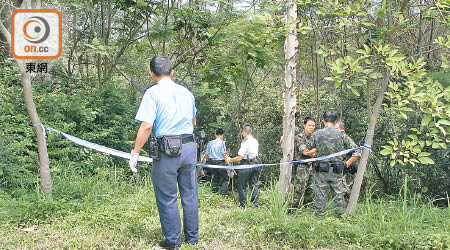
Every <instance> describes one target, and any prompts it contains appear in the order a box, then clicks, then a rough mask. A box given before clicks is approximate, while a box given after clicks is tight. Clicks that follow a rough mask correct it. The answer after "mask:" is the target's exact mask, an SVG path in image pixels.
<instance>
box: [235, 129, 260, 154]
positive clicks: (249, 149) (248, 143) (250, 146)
mask: <svg viewBox="0 0 450 250" xmlns="http://www.w3.org/2000/svg"><path fill="white" fill-rule="evenodd" d="M258 147H259V143H258V141H257V140H256V139H255V138H254V137H253V136H251V135H249V136H247V137H246V138H245V139H244V140H243V141H242V143H241V148H240V149H239V152H238V155H240V156H242V158H243V159H246V160H252V159H254V158H255V157H256V156H258Z"/></svg>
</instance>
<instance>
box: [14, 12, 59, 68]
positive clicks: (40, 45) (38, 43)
mask: <svg viewBox="0 0 450 250" xmlns="http://www.w3.org/2000/svg"><path fill="white" fill-rule="evenodd" d="M61 53H62V16H61V12H59V11H58V10H55V9H17V10H15V11H13V13H12V15H11V54H12V55H13V56H14V57H15V58H17V59H56V58H58V57H59V56H60V55H61Z"/></svg>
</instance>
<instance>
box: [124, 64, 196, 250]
mask: <svg viewBox="0 0 450 250" xmlns="http://www.w3.org/2000/svg"><path fill="white" fill-rule="evenodd" d="M173 73H174V71H173V69H172V64H171V62H170V60H169V59H168V58H167V57H162V56H157V57H154V58H152V60H151V61H150V75H151V77H152V79H153V80H154V81H155V82H156V84H154V85H153V86H152V87H150V88H148V89H147V90H146V91H145V94H144V97H143V99H142V102H141V104H140V106H139V110H138V112H137V114H136V118H135V119H136V120H138V121H140V122H141V125H140V128H139V130H138V132H137V136H136V142H135V145H134V149H133V150H132V151H131V155H132V156H131V159H130V161H129V165H130V168H131V170H132V171H133V172H137V169H136V163H137V160H138V158H139V151H140V150H141V148H142V147H143V146H144V144H145V142H146V141H147V139H148V138H149V136H150V134H151V132H152V130H153V133H154V135H155V137H156V138H157V140H158V142H159V144H160V149H161V152H160V155H159V159H157V158H155V157H154V158H153V167H152V173H151V174H152V182H153V187H154V190H155V196H156V203H157V205H158V211H159V218H160V222H161V229H162V232H163V234H164V236H165V240H164V241H162V242H161V243H160V246H161V247H163V248H165V249H178V248H180V247H181V220H180V215H179V212H178V203H177V184H178V188H179V190H180V196H181V203H182V206H183V227H184V235H185V241H186V243H188V244H196V243H197V241H198V187H197V174H196V167H195V165H196V156H197V147H196V144H195V142H194V137H193V134H192V133H193V130H194V126H195V123H196V119H195V114H196V108H195V100H194V96H193V95H192V93H191V92H189V90H187V89H186V88H184V87H183V86H181V85H179V84H176V83H175V82H173V81H172V76H173Z"/></svg>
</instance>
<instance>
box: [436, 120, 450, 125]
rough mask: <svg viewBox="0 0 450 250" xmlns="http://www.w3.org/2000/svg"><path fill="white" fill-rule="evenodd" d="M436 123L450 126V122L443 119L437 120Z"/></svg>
mask: <svg viewBox="0 0 450 250" xmlns="http://www.w3.org/2000/svg"><path fill="white" fill-rule="evenodd" d="M437 123H439V124H444V125H448V126H450V121H448V120H445V119H441V120H439V121H438V122H437Z"/></svg>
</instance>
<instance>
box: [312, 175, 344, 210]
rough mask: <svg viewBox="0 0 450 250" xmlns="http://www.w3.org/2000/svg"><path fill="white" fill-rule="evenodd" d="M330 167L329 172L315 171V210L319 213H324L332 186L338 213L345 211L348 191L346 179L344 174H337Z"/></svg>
mask: <svg viewBox="0 0 450 250" xmlns="http://www.w3.org/2000/svg"><path fill="white" fill-rule="evenodd" d="M331 169H332V168H330V171H329V172H318V171H314V174H313V179H314V185H313V193H314V208H313V210H314V212H315V213H316V214H318V215H321V214H323V212H324V211H325V207H326V205H327V200H328V192H329V190H330V187H331V191H332V193H334V195H335V196H334V205H335V207H336V209H337V210H336V213H338V214H342V213H343V212H344V206H345V204H344V194H345V193H346V188H345V180H344V176H343V175H342V174H335V173H333V171H332V170H331Z"/></svg>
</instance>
